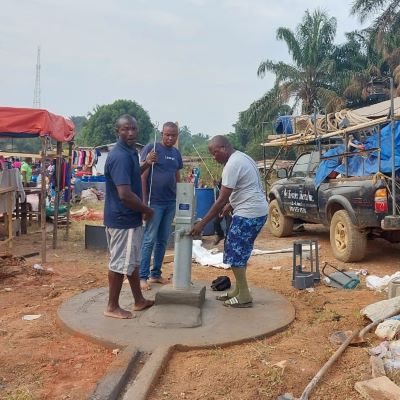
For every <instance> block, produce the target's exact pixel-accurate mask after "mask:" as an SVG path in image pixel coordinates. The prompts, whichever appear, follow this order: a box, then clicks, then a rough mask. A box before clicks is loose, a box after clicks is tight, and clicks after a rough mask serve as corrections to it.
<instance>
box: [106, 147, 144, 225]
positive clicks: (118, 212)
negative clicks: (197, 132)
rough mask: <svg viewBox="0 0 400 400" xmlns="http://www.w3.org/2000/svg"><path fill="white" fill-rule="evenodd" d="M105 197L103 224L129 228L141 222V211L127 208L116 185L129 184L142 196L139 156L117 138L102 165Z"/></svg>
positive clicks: (134, 191)
mask: <svg viewBox="0 0 400 400" xmlns="http://www.w3.org/2000/svg"><path fill="white" fill-rule="evenodd" d="M104 175H105V177H106V198H105V203H104V225H105V226H107V227H109V228H117V229H130V228H136V227H138V226H140V225H141V224H142V213H140V212H137V211H133V210H132V209H130V208H127V207H126V206H125V205H124V204H123V203H122V201H121V200H120V198H119V196H118V191H117V186H118V185H130V187H131V190H132V192H133V193H135V194H136V195H137V196H139V197H140V198H142V185H141V178H140V165H139V156H138V153H137V151H136V150H135V149H131V148H130V147H128V146H127V145H126V144H125V143H124V142H122V141H121V140H119V141H118V142H117V144H116V145H115V146H114V148H113V149H112V150H111V151H110V152H109V154H108V157H107V160H106V164H105V167H104Z"/></svg>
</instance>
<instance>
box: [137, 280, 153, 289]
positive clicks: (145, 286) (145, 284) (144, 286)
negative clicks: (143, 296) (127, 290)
mask: <svg viewBox="0 0 400 400" xmlns="http://www.w3.org/2000/svg"><path fill="white" fill-rule="evenodd" d="M140 289H142V290H143V291H145V290H151V286H150V285H149V283H148V282H147V281H146V280H144V279H141V280H140Z"/></svg>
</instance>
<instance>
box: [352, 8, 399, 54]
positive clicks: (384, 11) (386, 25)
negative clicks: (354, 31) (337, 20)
mask: <svg viewBox="0 0 400 400" xmlns="http://www.w3.org/2000/svg"><path fill="white" fill-rule="evenodd" d="M351 14H353V15H357V16H358V17H359V19H360V21H361V22H365V21H366V20H367V19H368V18H370V17H373V21H372V24H371V26H370V27H369V29H370V30H371V32H373V36H374V38H375V40H376V44H377V48H378V50H383V49H386V50H390V49H392V50H393V47H394V46H396V47H398V44H399V39H398V33H399V31H400V1H398V0H355V1H354V2H353V5H352V7H351Z"/></svg>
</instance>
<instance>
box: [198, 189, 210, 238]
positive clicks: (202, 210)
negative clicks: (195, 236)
mask: <svg viewBox="0 0 400 400" xmlns="http://www.w3.org/2000/svg"><path fill="white" fill-rule="evenodd" d="M214 201H215V197H214V189H212V188H204V189H203V188H198V189H196V218H203V217H204V216H205V215H206V214H207V213H208V211H209V210H210V208H211V207H212V206H213V204H214ZM203 235H205V236H210V235H214V220H212V221H211V222H209V223H208V224H207V225H206V226H205V227H204V230H203Z"/></svg>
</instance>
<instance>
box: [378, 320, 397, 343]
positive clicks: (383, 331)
mask: <svg viewBox="0 0 400 400" xmlns="http://www.w3.org/2000/svg"><path fill="white" fill-rule="evenodd" d="M399 332H400V321H397V320H394V319H388V320H386V321H383V322H381V323H380V324H379V325H378V326H377V328H376V330H375V335H377V336H378V337H380V338H381V339H387V340H392V339H394V338H395V337H396V336H397V335H398V333H399Z"/></svg>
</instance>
